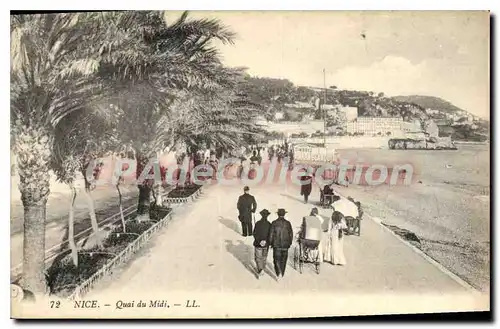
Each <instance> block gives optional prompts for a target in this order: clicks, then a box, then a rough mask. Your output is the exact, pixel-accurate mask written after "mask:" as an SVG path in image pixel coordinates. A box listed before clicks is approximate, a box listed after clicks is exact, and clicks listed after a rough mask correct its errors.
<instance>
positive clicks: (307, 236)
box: [293, 216, 322, 274]
mask: <svg viewBox="0 0 500 329" xmlns="http://www.w3.org/2000/svg"><path fill="white" fill-rule="evenodd" d="M321 224H322V223H321V221H320V220H319V219H317V217H314V216H307V217H304V219H303V222H302V226H301V227H300V230H299V232H298V233H297V234H296V241H297V244H296V245H295V248H294V253H293V267H294V268H295V269H296V270H297V269H298V270H299V272H300V273H301V274H302V270H303V268H304V264H306V263H309V264H313V266H314V268H315V270H316V273H317V274H319V272H320V267H321V252H320V250H319V248H320V242H321V234H322V227H321Z"/></svg>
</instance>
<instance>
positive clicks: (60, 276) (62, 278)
mask: <svg viewBox="0 0 500 329" xmlns="http://www.w3.org/2000/svg"><path fill="white" fill-rule="evenodd" d="M125 225H126V230H127V232H126V233H127V234H123V228H122V226H121V225H117V226H116V227H115V228H114V229H113V230H112V233H111V234H110V235H109V237H108V238H107V239H106V240H105V241H104V243H103V247H104V249H99V248H93V249H90V250H87V251H79V252H78V267H76V266H75V265H74V264H73V261H72V259H71V257H69V253H68V255H66V256H65V257H64V258H62V259H60V260H56V261H54V263H53V264H52V266H51V267H50V268H49V269H48V271H47V283H48V286H49V289H50V293H51V294H56V295H58V296H61V297H66V296H69V295H70V294H71V292H72V291H73V290H74V289H75V288H76V286H78V285H79V284H81V283H82V282H84V281H85V280H87V279H88V278H90V277H91V276H92V275H93V274H94V273H96V272H97V271H99V269H101V268H102V267H103V266H104V265H105V264H106V263H107V262H108V261H109V260H110V259H112V258H114V257H115V256H116V255H117V254H119V253H120V252H121V251H123V250H124V249H125V248H126V247H127V246H128V245H129V244H130V243H132V242H133V241H134V240H136V239H137V238H138V237H139V236H140V235H141V234H143V233H144V232H145V231H147V230H148V229H149V228H150V227H151V226H153V225H154V223H151V222H142V223H138V222H135V221H129V222H127V223H126V224H125Z"/></svg>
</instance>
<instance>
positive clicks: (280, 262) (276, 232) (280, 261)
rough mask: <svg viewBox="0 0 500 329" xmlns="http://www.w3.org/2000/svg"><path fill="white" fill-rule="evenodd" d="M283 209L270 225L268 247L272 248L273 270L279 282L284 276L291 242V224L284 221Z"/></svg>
mask: <svg viewBox="0 0 500 329" xmlns="http://www.w3.org/2000/svg"><path fill="white" fill-rule="evenodd" d="M285 214H286V211H285V209H278V219H277V220H275V221H274V222H273V223H272V224H271V231H270V232H269V245H270V246H271V247H273V260H274V270H275V271H276V279H277V280H278V281H279V280H280V277H281V278H282V277H283V276H284V275H285V269H286V262H287V260H288V249H289V248H290V246H291V245H292V242H293V230H292V224H290V222H289V221H287V220H286V219H285Z"/></svg>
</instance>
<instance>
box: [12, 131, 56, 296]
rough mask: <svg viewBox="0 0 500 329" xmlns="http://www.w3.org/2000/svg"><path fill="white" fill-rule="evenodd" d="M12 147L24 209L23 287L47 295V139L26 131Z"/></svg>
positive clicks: (48, 187) (48, 185)
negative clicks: (15, 158) (13, 148)
mask: <svg viewBox="0 0 500 329" xmlns="http://www.w3.org/2000/svg"><path fill="white" fill-rule="evenodd" d="M23 130H24V134H23V138H22V139H21V138H20V139H18V140H17V141H16V144H15V151H14V152H15V153H16V154H17V168H18V173H19V178H20V182H19V191H20V192H21V200H22V202H23V207H24V240H23V282H22V285H23V288H24V289H26V290H29V291H31V292H32V293H33V294H35V295H42V294H46V293H47V292H48V291H47V282H46V279H45V218H46V206H47V199H48V196H49V193H50V174H49V163H50V154H51V153H50V145H51V144H50V138H49V136H48V135H47V134H44V132H43V131H36V130H35V129H28V128H25V129H23Z"/></svg>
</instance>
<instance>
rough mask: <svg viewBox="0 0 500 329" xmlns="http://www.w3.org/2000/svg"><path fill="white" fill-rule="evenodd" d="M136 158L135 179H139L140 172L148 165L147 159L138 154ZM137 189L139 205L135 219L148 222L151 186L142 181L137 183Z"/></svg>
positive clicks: (147, 182) (146, 181)
mask: <svg viewBox="0 0 500 329" xmlns="http://www.w3.org/2000/svg"><path fill="white" fill-rule="evenodd" d="M136 157H137V173H136V177H137V179H139V177H140V175H141V174H142V171H143V170H144V169H145V167H146V165H147V164H148V161H149V159H148V158H147V157H145V156H143V155H141V154H140V153H139V152H136ZM137 187H138V188H139V203H138V205H137V219H138V220H139V221H149V220H150V218H149V207H150V204H151V201H150V195H151V184H150V182H149V180H147V179H146V180H144V181H143V182H138V185H137Z"/></svg>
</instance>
